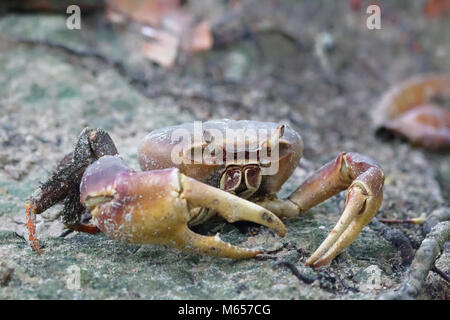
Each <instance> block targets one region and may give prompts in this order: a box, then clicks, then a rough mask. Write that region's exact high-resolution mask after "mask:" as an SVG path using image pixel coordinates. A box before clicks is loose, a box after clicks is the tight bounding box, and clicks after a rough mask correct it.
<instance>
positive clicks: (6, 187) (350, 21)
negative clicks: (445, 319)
mask: <svg viewBox="0 0 450 320" xmlns="http://www.w3.org/2000/svg"><path fill="white" fill-rule="evenodd" d="M208 3H209V4H208V5H204V4H203V5H199V4H198V3H194V5H192V10H194V11H196V12H201V13H202V14H203V15H206V16H207V17H211V19H212V21H217V19H218V18H217V17H218V16H223V15H224V14H226V13H227V10H226V6H227V4H226V3H224V2H222V1H210V2H208ZM364 3H365V2H364V1H363V4H364ZM379 3H380V4H381V6H382V29H381V30H369V29H367V27H366V18H367V14H366V13H365V10H364V8H365V7H364V5H363V9H361V10H359V11H358V10H357V11H353V10H351V9H350V7H349V2H348V1H336V2H331V1H281V2H280V3H279V4H278V5H277V7H276V10H275V9H273V7H272V6H273V4H272V3H271V2H266V1H244V7H243V9H242V10H243V11H242V12H241V13H240V14H239V15H233V16H230V17H229V18H227V19H230V20H226V21H230V22H229V23H228V22H227V23H226V24H225V25H224V26H221V27H217V29H216V30H217V32H224V33H225V32H228V31H227V30H226V29H227V28H229V29H230V28H235V29H236V30H238V31H240V32H241V31H242V32H241V34H244V36H237V37H236V38H233V39H231V40H230V41H229V42H227V43H223V44H222V45H220V46H217V48H214V49H213V50H209V51H207V52H203V53H199V54H195V55H193V56H190V57H183V59H180V61H178V64H177V65H176V66H174V67H173V68H171V69H164V68H161V67H160V66H158V65H156V64H155V63H152V62H150V61H149V60H148V59H146V58H145V57H144V56H143V55H142V52H141V51H140V50H139V41H141V36H140V35H139V34H138V33H136V32H133V31H132V30H131V31H130V30H128V29H127V28H124V27H119V26H116V25H112V24H110V23H109V22H108V21H106V19H105V17H104V15H103V14H102V13H97V14H93V15H89V16H86V17H83V25H82V29H81V30H68V29H67V28H66V24H65V19H66V16H65V15H64V14H49V13H43V12H38V13H26V14H25V13H20V14H19V13H9V12H4V13H3V15H2V16H0V110H1V113H0V145H1V148H0V275H4V276H3V277H0V279H3V280H0V298H2V299H14V298H19V299H61V298H69V299H105V298H106V299H110V298H120V299H180V298H184V299H209V298H213V299H221V298H225V299H329V298H332V299H361V298H363V299H374V298H377V297H379V295H380V294H382V293H383V292H385V291H386V290H392V289H395V288H397V287H398V286H399V284H400V283H401V281H402V279H403V278H404V276H405V272H406V270H407V266H405V265H404V264H403V263H402V258H401V254H400V252H399V251H398V250H397V249H396V248H395V247H394V246H393V245H392V244H391V243H390V242H388V241H387V240H385V239H384V238H383V237H382V235H381V234H380V233H378V232H377V231H376V230H375V229H376V228H374V227H373V225H369V226H367V227H366V228H365V229H364V230H363V231H362V233H361V235H360V236H359V237H358V239H357V240H356V241H355V243H354V244H352V245H351V246H350V248H349V249H348V250H346V251H345V252H344V253H342V254H341V255H340V256H339V257H338V258H337V259H335V260H334V261H333V262H332V263H331V264H330V265H329V266H326V267H324V268H322V269H320V271H314V270H312V269H309V268H307V267H305V261H306V259H307V257H308V256H309V255H310V254H311V253H312V252H313V251H314V250H315V249H316V248H317V246H318V245H319V244H320V243H321V241H322V240H323V239H324V238H325V236H326V235H327V234H328V232H329V231H330V230H331V228H332V227H333V225H334V223H335V222H336V221H337V219H338V217H339V215H340V212H341V211H342V208H343V205H344V201H345V193H341V194H339V195H337V196H335V197H333V198H332V199H329V200H327V201H326V202H324V203H323V204H321V205H319V206H318V207H316V208H313V209H311V210H310V211H309V212H308V213H307V214H306V215H304V216H302V217H300V218H299V219H296V220H289V221H285V222H286V226H287V235H286V237H285V238H279V237H277V236H275V235H273V234H272V233H271V232H269V231H268V230H267V229H266V228H263V227H261V228H260V227H259V226H257V225H251V224H245V223H236V224H226V223H217V222H214V223H209V224H207V225H206V226H204V228H203V229H202V230H200V231H201V232H204V233H205V234H215V233H216V232H220V234H221V236H222V237H223V238H224V239H225V240H229V241H231V242H233V243H235V244H239V245H242V246H257V245H262V246H264V247H265V248H266V249H271V248H277V247H281V248H282V250H278V251H277V252H276V253H274V254H273V255H272V256H271V259H259V260H255V259H253V260H246V261H239V262H236V261H231V260H227V259H218V258H211V257H201V256H194V255H190V254H187V253H183V252H180V251H177V250H174V249H170V248H166V247H161V246H136V245H130V244H123V243H118V242H115V241H113V240H111V239H109V238H108V237H106V236H105V235H103V234H98V235H87V234H81V233H72V234H70V235H68V236H66V237H64V238H61V237H59V235H60V234H61V233H62V232H63V231H64V226H63V225H62V223H61V221H60V218H59V212H60V210H61V207H60V206H56V207H54V208H51V209H50V210H48V211H47V212H45V213H44V214H42V215H40V216H39V217H38V220H37V222H38V234H39V237H40V239H41V241H42V244H43V245H44V247H45V248H44V250H45V252H44V254H42V255H37V254H36V253H35V252H33V251H32V250H31V249H30V247H29V246H28V244H27V243H26V242H25V241H24V240H23V239H22V237H26V236H27V234H26V227H25V214H24V203H25V199H26V198H27V197H28V196H30V194H31V193H32V190H33V188H35V187H36V186H38V185H39V183H40V181H44V180H45V179H46V178H47V177H48V176H49V174H50V173H51V171H52V170H53V168H54V165H55V163H56V161H57V160H59V159H60V158H61V157H62V156H63V155H64V154H66V153H67V152H68V151H71V150H72V148H73V144H74V142H75V141H76V138H77V136H78V134H79V133H80V131H81V130H82V129H83V128H84V127H85V126H91V127H102V128H104V129H106V130H107V131H108V132H109V133H110V134H111V136H112V138H113V139H114V141H115V143H116V145H117V147H118V149H119V151H120V153H121V154H122V155H123V157H124V159H125V160H126V161H127V162H128V163H129V164H130V165H131V166H132V167H133V168H135V169H138V164H137V145H138V143H139V141H140V139H142V138H143V137H144V136H145V135H146V134H147V133H148V132H149V131H151V130H153V129H156V128H160V127H163V126H167V125H173V124H178V123H182V122H186V121H192V120H207V119H214V118H230V119H253V120H264V121H284V122H286V123H288V124H289V125H290V126H291V127H292V128H294V129H295V130H297V131H298V132H299V133H300V134H301V136H302V138H303V141H304V143H305V152H304V158H303V159H302V160H301V163H300V165H299V167H298V168H297V170H296V171H295V173H294V175H293V176H292V178H291V179H290V180H289V181H288V182H287V183H286V186H285V189H284V190H282V193H281V194H282V195H286V194H287V193H288V192H289V191H290V190H293V189H294V188H295V187H296V186H297V185H298V184H299V183H300V182H301V181H302V180H303V179H305V178H306V177H307V176H308V175H309V174H311V173H312V172H313V171H314V170H316V169H318V168H319V167H320V166H321V165H323V164H324V163H326V162H327V161H329V160H331V159H333V158H334V157H336V156H337V155H338V154H339V153H340V152H341V151H356V152H360V153H363V154H366V155H368V156H370V157H372V158H374V159H376V160H377V161H378V162H379V163H380V164H381V166H382V167H383V169H384V172H385V175H386V183H385V189H384V190H385V191H384V201H383V204H382V207H381V210H380V212H379V213H378V215H377V218H399V219H405V218H415V217H426V216H428V215H430V214H431V213H432V212H433V211H434V210H449V205H450V201H449V195H450V157H448V154H447V155H446V154H437V153H429V152H426V151H423V150H421V149H415V148H412V147H411V146H409V145H408V144H405V143H403V142H399V141H396V142H389V143H387V142H384V141H380V140H377V139H376V138H375V137H374V134H373V130H372V122H371V112H372V110H373V108H374V105H375V104H376V103H377V102H378V101H379V99H380V96H381V95H382V94H383V93H384V92H385V91H386V90H387V89H388V88H389V87H390V86H391V85H393V84H395V83H397V82H398V81H401V80H404V79H405V78H408V77H410V76H413V75H416V74H422V73H428V72H446V73H449V72H450V58H449V54H450V33H449V32H447V31H446V30H450V18H449V15H448V14H447V15H444V16H442V17H441V18H438V19H427V18H425V17H424V15H423V13H422V6H423V3H424V1H395V2H393V1H379ZM215 19H216V20H215ZM268 20H270V22H271V25H272V27H271V28H270V29H269V30H265V31H261V32H256V33H250V34H247V33H246V32H244V31H245V30H246V28H248V26H255V25H258V24H260V23H264V22H267V21H268ZM237 34H238V35H239V34H240V33H239V32H237ZM321 48H322V49H323V51H324V55H323V56H322V57H321V56H320V55H318V53H317V52H318V51H317V50H320V49H321ZM111 61H120V63H111ZM390 227H392V228H399V229H400V230H401V231H402V232H403V233H404V234H405V235H406V236H407V237H408V239H409V240H410V242H411V244H412V246H413V248H414V249H417V248H418V247H419V245H420V243H421V241H422V240H423V238H424V235H423V231H422V227H421V226H420V225H409V224H404V225H391V226H390ZM447 244H448V243H447ZM449 257H450V247H449V246H448V245H446V246H445V249H444V251H443V253H442V255H441V256H440V258H439V259H438V260H437V262H436V266H437V267H438V268H440V269H441V270H442V271H443V272H446V273H447V274H448V273H449V271H450V263H449V259H450V258H449ZM278 261H289V262H291V263H292V264H294V265H295V266H296V267H297V268H298V269H299V270H300V271H301V272H303V273H304V274H307V275H319V276H320V279H321V280H320V281H316V282H314V283H313V284H305V283H303V282H300V281H299V280H298V279H297V278H296V277H295V276H294V275H293V274H292V273H291V272H290V271H289V270H288V269H287V268H283V267H281V268H277V269H274V268H273V264H274V263H276V262H278ZM73 267H75V269H76V268H79V270H81V287H80V288H79V289H74V288H72V287H71V286H70V285H68V284H67V279H68V278H70V272H71V270H73ZM5 275H6V276H5ZM449 289H450V287H449V285H448V283H446V282H445V281H444V280H443V279H442V278H441V277H439V276H438V275H437V274H436V273H433V272H430V273H429V275H428V277H427V279H426V282H425V285H424V287H423V289H422V291H421V292H420V294H419V296H418V298H419V299H446V298H449V294H450V290H449Z"/></svg>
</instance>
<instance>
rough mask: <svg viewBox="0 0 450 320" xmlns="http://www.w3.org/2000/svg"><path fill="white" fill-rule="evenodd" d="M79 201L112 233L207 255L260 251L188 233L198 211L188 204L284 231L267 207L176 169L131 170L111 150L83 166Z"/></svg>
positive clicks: (247, 255)
mask: <svg viewBox="0 0 450 320" xmlns="http://www.w3.org/2000/svg"><path fill="white" fill-rule="evenodd" d="M81 202H82V203H83V204H84V205H85V206H86V207H87V208H88V209H89V210H90V211H91V214H92V219H93V222H94V224H95V225H96V226H97V227H98V228H99V229H100V230H102V231H103V232H104V233H106V234H107V235H109V236H110V237H112V238H114V239H117V240H123V241H126V242H131V243H140V244H165V245H168V246H171V247H175V248H178V249H181V250H184V251H189V252H193V253H200V254H206V255H211V256H219V257H226V258H234V259H242V258H250V257H254V256H256V255H257V254H259V253H261V252H262V251H261V250H258V249H246V248H240V247H237V246H233V245H230V244H229V243H226V242H223V241H221V240H220V238H219V237H218V236H215V237H207V236H203V235H200V234H196V233H194V232H193V231H191V230H190V229H189V228H188V224H189V222H190V221H191V220H192V219H193V218H195V213H196V212H197V213H198V211H196V210H192V209H193V208H198V207H206V208H210V209H213V210H215V211H216V212H218V214H219V215H221V216H222V217H224V218H225V219H226V220H228V221H230V222H234V221H238V220H247V221H252V222H256V223H259V224H262V225H265V226H267V227H269V228H271V229H273V230H274V231H275V232H277V233H278V234H279V235H280V236H284V234H285V232H286V230H285V226H284V224H283V223H282V222H281V220H280V219H279V218H278V217H277V216H275V215H274V214H273V213H272V212H270V211H268V210H266V209H264V208H262V207H260V206H258V205H256V204H254V203H252V202H249V201H247V200H244V199H241V198H239V197H237V196H235V195H232V194H230V193H228V192H225V191H223V190H219V189H217V188H214V187H211V186H209V185H206V184H203V183H201V182H198V181H196V180H194V179H192V178H189V177H187V176H185V175H183V174H181V173H180V172H179V170H178V169H174V168H172V169H164V170H153V171H146V172H135V171H133V170H131V169H129V168H127V167H126V166H125V165H124V164H123V162H122V160H121V159H120V158H118V157H114V156H105V157H102V158H100V159H99V160H98V161H96V162H95V163H93V164H92V165H91V166H89V167H88V168H87V169H86V171H85V173H84V176H83V179H82V182H81Z"/></svg>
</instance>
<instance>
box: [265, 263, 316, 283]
mask: <svg viewBox="0 0 450 320" xmlns="http://www.w3.org/2000/svg"><path fill="white" fill-rule="evenodd" d="M280 266H284V267H287V268H288V269H289V270H291V272H292V274H293V275H294V276H296V277H297V279H298V280H300V281H302V282H304V283H306V284H311V283H313V282H314V281H316V280H317V279H318V277H316V276H314V277H307V276H305V275H303V274H301V273H300V271H299V270H298V269H297V267H296V266H294V265H293V264H292V263H290V262H288V261H280V262H277V263H275V264H274V265H273V266H272V269H276V268H278V267H280Z"/></svg>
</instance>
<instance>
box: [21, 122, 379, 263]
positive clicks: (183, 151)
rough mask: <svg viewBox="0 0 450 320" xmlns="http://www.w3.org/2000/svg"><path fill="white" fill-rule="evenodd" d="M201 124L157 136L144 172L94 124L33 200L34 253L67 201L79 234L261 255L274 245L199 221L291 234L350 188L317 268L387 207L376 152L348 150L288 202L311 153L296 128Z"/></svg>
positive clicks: (146, 147)
mask: <svg viewBox="0 0 450 320" xmlns="http://www.w3.org/2000/svg"><path fill="white" fill-rule="evenodd" d="M195 124H196V123H187V124H182V125H178V126H172V127H166V128H162V129H158V130H155V131H152V132H151V133H149V134H148V135H147V136H146V137H145V138H144V139H143V141H142V142H141V144H140V146H139V149H138V160H139V164H140V167H141V169H142V171H141V172H137V171H135V170H132V169H130V168H129V167H128V166H127V165H126V164H125V163H124V161H123V160H122V158H121V157H120V156H119V155H118V152H117V149H116V147H115V145H114V143H113V141H112V139H111V138H110V136H109V135H108V134H107V133H106V132H105V131H103V130H102V129H90V128H85V129H84V130H83V131H82V132H81V134H80V136H79V138H78V142H77V143H76V146H75V150H74V152H72V153H70V154H68V155H66V157H64V159H63V160H62V161H61V162H60V164H59V165H58V167H57V169H56V170H55V172H54V173H53V175H52V176H51V177H50V178H49V179H48V181H46V182H45V183H43V184H42V185H41V186H40V187H39V188H37V189H36V190H35V192H34V193H33V195H32V196H31V198H30V199H29V200H28V201H27V204H26V213H27V222H28V223H27V226H28V230H29V240H30V243H31V246H32V247H33V249H34V250H36V251H38V252H39V251H40V247H39V244H38V241H37V238H36V229H35V223H34V222H35V215H36V214H39V213H42V212H43V211H45V210H46V209H48V208H49V207H51V206H53V205H54V204H56V203H58V202H60V201H64V209H63V215H62V216H63V223H64V224H65V225H66V227H67V228H69V229H71V230H76V231H81V232H88V233H96V232H99V231H102V232H104V233H105V234H107V235H108V236H110V237H111V238H113V239H116V240H120V241H125V242H129V243H136V244H164V245H167V246H170V247H174V248H177V249H180V250H184V251H187V252H191V253H196V254H203V255H210V256H217V257H224V258H233V259H244V258H252V257H255V256H257V255H258V254H261V253H263V252H264V251H263V250H261V249H248V248H243V247H239V246H235V245H232V244H230V243H227V242H224V241H222V240H221V239H220V237H219V236H218V235H216V236H204V235H200V234H197V233H195V232H193V231H192V230H191V228H190V227H192V226H195V225H198V224H202V223H204V222H205V221H207V220H209V219H211V218H213V217H221V218H224V219H225V220H226V221H228V222H235V221H239V220H246V221H251V222H253V223H257V224H261V225H263V226H266V227H268V228H270V229H271V230H273V231H274V232H275V233H276V234H278V235H279V236H281V237H283V236H284V235H285V233H286V227H285V225H284V223H283V221H282V219H290V218H296V217H298V216H300V215H302V214H303V213H305V212H307V211H308V210H309V209H310V208H312V207H314V206H316V205H317V204H319V203H321V202H323V201H325V200H326V199H328V198H330V197H331V196H333V195H336V194H337V193H339V192H341V191H343V190H346V189H347V196H346V203H345V208H344V210H343V213H342V215H341V217H340V219H339V221H338V222H337V224H336V226H335V227H334V228H333V230H332V231H331V232H330V234H329V235H328V236H327V238H326V239H325V240H324V241H323V243H322V244H321V245H320V246H319V248H317V250H316V251H315V252H314V253H313V254H312V255H311V256H310V257H309V259H308V260H307V262H306V264H307V265H308V266H312V267H315V268H317V267H320V266H323V265H326V264H328V263H330V262H331V261H332V260H333V259H334V258H335V257H336V256H337V255H338V254H339V253H341V252H342V251H343V250H344V249H345V248H347V247H348V246H349V245H350V244H351V243H352V242H353V241H354V240H355V239H356V238H357V236H358V234H359V233H360V231H361V230H362V229H363V228H364V227H365V226H366V225H367V224H368V223H369V222H370V220H371V219H372V218H373V217H374V216H375V215H376V213H377V212H378V209H379V207H380V205H381V202H382V198H383V184H384V174H383V171H382V169H381V167H380V166H379V165H378V164H377V163H376V162H375V161H374V160H372V159H371V158H369V157H366V156H364V155H361V154H358V153H353V152H349V153H345V152H342V153H341V154H339V155H338V156H337V157H336V158H335V159H334V160H332V161H330V162H328V163H327V164H325V165H324V166H322V167H321V168H320V169H318V170H317V171H316V172H315V173H313V174H312V175H311V176H310V177H309V178H307V179H306V181H304V182H303V183H302V184H301V185H300V186H299V187H298V188H297V189H296V190H295V191H293V192H292V194H291V195H290V196H288V197H287V198H285V199H282V198H279V197H278V196H277V193H278V192H279V191H280V189H281V187H282V185H283V184H284V183H285V182H286V180H287V179H288V178H289V177H290V176H291V175H292V174H293V172H294V170H295V169H296V167H297V166H298V164H299V162H300V159H301V157H302V154H303V141H302V139H301V137H300V135H299V134H298V133H297V132H296V131H294V130H293V129H291V128H290V127H289V126H288V125H286V124H279V123H273V122H259V121H247V120H241V121H234V120H228V119H224V120H213V121H207V122H204V123H200V124H201V130H200V131H199V130H197V129H196V125H195ZM197 124H198V123H197ZM242 130H244V131H242ZM180 132H181V133H182V134H180ZM230 132H231V133H232V135H231V138H230V135H229V133H230ZM248 132H250V133H255V132H266V133H267V134H266V135H258V136H257V137H256V136H255V135H254V134H247V133H248ZM224 136H225V138H223V137H224ZM218 137H219V138H218ZM89 219H91V221H89Z"/></svg>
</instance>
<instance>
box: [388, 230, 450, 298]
mask: <svg viewBox="0 0 450 320" xmlns="http://www.w3.org/2000/svg"><path fill="white" fill-rule="evenodd" d="M449 240H450V221H445V222H441V223H438V224H437V225H436V226H435V227H434V228H433V229H432V230H431V232H430V233H429V234H428V235H427V237H426V238H425V240H423V241H422V244H421V245H420V248H419V249H418V250H417V252H416V256H415V257H414V260H413V262H412V264H411V267H410V268H409V271H408V273H407V274H406V277H405V279H404V280H403V282H402V284H401V285H400V288H399V289H398V290H396V291H388V292H386V293H383V294H382V295H380V296H379V298H380V299H413V298H415V297H416V296H417V295H418V294H419V292H420V290H421V288H422V286H423V283H424V282H425V278H426V277H427V275H428V273H429V272H430V270H432V268H433V266H434V263H435V261H436V259H437V257H438V256H439V254H440V252H441V250H442V248H443V246H444V243H445V242H446V241H449Z"/></svg>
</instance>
